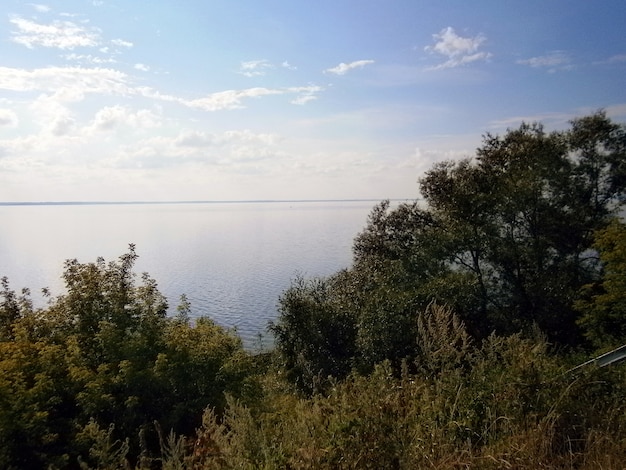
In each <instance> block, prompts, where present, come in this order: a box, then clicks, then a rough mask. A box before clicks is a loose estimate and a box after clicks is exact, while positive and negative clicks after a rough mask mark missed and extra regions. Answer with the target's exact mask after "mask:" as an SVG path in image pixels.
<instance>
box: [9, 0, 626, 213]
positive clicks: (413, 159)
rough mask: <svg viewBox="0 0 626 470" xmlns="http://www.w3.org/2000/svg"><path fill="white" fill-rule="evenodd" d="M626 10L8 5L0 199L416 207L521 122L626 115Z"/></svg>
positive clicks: (440, 2) (362, 2) (213, 2)
mask: <svg viewBox="0 0 626 470" xmlns="http://www.w3.org/2000/svg"><path fill="white" fill-rule="evenodd" d="M625 25H626V2H624V1H623V0H602V1H598V2H593V1H589V0H584V1H583V0H526V1H523V2H522V1H506V2H505V1H502V0H480V1H479V0H476V1H473V2H468V1H467V0H461V1H445V0H423V1H422V0H384V1H383V0H358V1H357V0H318V1H316V2H305V1H301V0H177V1H170V0H149V1H148V0H133V1H128V0H62V1H61V0H56V1H53V0H50V1H45V2H43V3H33V2H24V1H17V0H2V4H1V6H0V202H17V201H27V202H47V201H163V200H169V201H189V200H229V201H232V200H277V199H278V200H302V199H375V200H380V199H386V198H389V199H414V198H417V197H418V196H419V186H418V180H419V178H420V176H421V175H423V174H424V172H425V171H427V170H428V169H429V168H431V167H432V165H433V164H434V163H436V162H438V161H442V160H450V159H459V158H463V157H469V156H472V155H474V154H475V150H476V148H478V147H479V146H480V145H481V142H482V137H483V135H485V134H486V133H491V134H502V133H504V132H506V130H507V129H508V128H516V127H518V126H519V124H520V123H521V122H522V121H525V122H535V121H539V122H542V123H543V124H544V125H545V127H546V128H547V129H548V130H553V129H564V128H566V127H567V126H568V122H569V121H570V120H571V119H573V118H576V117H580V116H584V115H587V114H590V113H593V112H595V111H597V110H599V109H603V110H605V112H606V113H607V115H608V116H609V117H611V118H612V119H613V120H615V121H617V122H626V87H625V86H624V85H625V84H626V32H625V29H624V28H625Z"/></svg>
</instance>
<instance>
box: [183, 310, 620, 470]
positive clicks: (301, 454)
mask: <svg viewBox="0 0 626 470" xmlns="http://www.w3.org/2000/svg"><path fill="white" fill-rule="evenodd" d="M424 313H426V312H424ZM427 313H428V314H427V315H424V317H423V319H422V320H421V321H425V320H426V319H427V318H429V319H431V320H430V323H429V324H428V326H427V327H426V328H425V331H426V332H425V333H423V335H422V340H421V341H420V344H422V345H423V348H424V350H425V351H428V352H429V353H430V354H431V355H432V356H433V357H434V361H433V362H432V363H429V368H430V369H429V371H428V373H426V372H427V371H426V370H425V369H422V367H423V364H424V363H423V362H422V361H420V363H419V364H418V370H416V372H415V373H412V372H410V369H411V367H410V364H405V366H404V367H403V369H402V372H401V373H400V375H396V373H395V372H394V370H393V368H392V367H391V365H390V364H389V362H388V361H385V362H382V363H380V364H378V365H377V366H375V367H374V370H373V372H372V373H371V374H369V375H367V376H364V375H361V374H356V373H354V374H351V375H349V377H347V378H346V379H345V380H344V381H342V382H338V383H335V384H334V385H333V386H332V387H330V388H329V389H328V392H327V393H326V394H317V395H314V396H312V397H310V398H301V397H300V398H297V397H296V396H294V395H293V394H291V393H288V392H285V391H281V390H280V389H279V388H275V389H274V392H273V393H268V395H266V397H265V399H264V400H262V401H261V402H260V403H258V404H257V405H256V406H252V407H246V406H243V405H242V404H241V403H238V402H237V401H234V400H233V401H231V402H230V403H229V406H228V409H227V412H226V414H225V415H224V419H223V420H219V419H217V417H216V415H215V414H214V413H213V412H212V411H211V410H208V411H207V412H206V413H205V417H204V421H203V426H202V428H201V429H200V430H199V435H198V439H197V440H196V442H195V446H194V449H193V451H191V450H190V451H189V452H188V456H187V460H184V461H185V463H186V465H187V468H243V469H253V468H254V469H256V468H266V469H270V468H292V469H299V468H302V469H304V468H316V469H325V468H328V469H330V468H332V469H367V468H372V469H378V468H396V469H405V468H407V469H408V468H441V469H447V468H450V469H452V468H487V469H490V468H491V469H500V468H520V469H524V468H526V469H535V468H554V469H556V468H581V469H595V468H621V465H622V462H623V460H624V458H626V429H624V426H623V423H624V419H625V418H626V407H625V406H624V403H625V402H624V398H625V396H624V394H625V393H626V382H625V379H626V375H624V372H625V371H624V368H623V367H621V368H618V369H613V370H611V371H610V373H606V372H605V371H601V370H594V369H591V370H589V371H585V372H583V373H582V374H581V375H579V376H570V375H568V374H565V373H564V371H565V369H567V368H568V367H569V364H568V362H567V361H565V360H564V359H562V358H559V357H558V356H554V355H551V354H549V352H548V349H549V348H548V344H547V343H546V341H545V339H542V338H541V337H538V338H535V339H523V338H522V337H521V336H520V335H513V336H510V337H507V338H503V337H498V336H495V335H492V336H490V337H489V338H487V339H486V340H485V341H483V342H482V344H480V345H478V344H477V343H474V342H471V341H469V339H468V336H467V332H466V331H465V329H464V328H463V325H462V323H461V322H459V320H458V318H455V316H454V314H453V313H452V312H451V311H450V309H447V308H444V307H441V306H437V305H431V306H430V307H429V312H427ZM420 318H422V317H421V316H420ZM275 380H279V379H275Z"/></svg>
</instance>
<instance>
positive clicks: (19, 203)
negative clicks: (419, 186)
mask: <svg viewBox="0 0 626 470" xmlns="http://www.w3.org/2000/svg"><path fill="white" fill-rule="evenodd" d="M414 200H417V198H381V199H378V198H363V199H361V198H353V199H231V200H171V201H170V200H161V201H0V206H97V205H101V206H104V205H133V204H135V205H141V204H154V205H158V204H244V203H254V204H260V203H288V202H291V203H293V202H298V203H308V202H376V201H414Z"/></svg>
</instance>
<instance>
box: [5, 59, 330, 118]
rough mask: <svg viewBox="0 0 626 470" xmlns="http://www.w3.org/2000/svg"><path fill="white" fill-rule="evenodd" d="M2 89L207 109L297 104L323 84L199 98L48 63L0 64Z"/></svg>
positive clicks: (112, 73)
mask: <svg viewBox="0 0 626 470" xmlns="http://www.w3.org/2000/svg"><path fill="white" fill-rule="evenodd" d="M0 90H10V91H16V92H27V91H39V92H46V93H52V97H54V98H55V99H56V100H59V101H78V100H80V99H82V98H83V97H84V95H87V94H102V95H117V96H127V97H130V96H142V97H144V98H148V99H153V100H157V101H165V102H172V103H178V104H181V105H183V106H187V107H189V108H196V109H201V110H204V111H220V110H228V109H238V108H244V107H245V106H244V101H245V100H248V99H253V98H260V97H263V96H271V95H296V98H295V99H294V101H293V103H294V104H304V103H306V102H308V101H311V100H313V99H315V97H316V95H317V93H319V92H321V91H323V88H322V87H320V86H317V85H309V86H302V87H287V88H262V87H256V88H246V89H242V90H225V91H221V92H216V93H211V94H209V95H207V96H204V97H201V98H196V99H184V98H181V97H177V96H173V95H168V94H163V93H161V92H159V91H157V90H154V89H152V88H149V87H134V86H132V83H131V78H130V77H129V76H127V75H126V74H124V73H123V72H120V71H118V70H114V69H109V68H100V67H94V68H86V67H47V68H42V69H34V70H32V71H29V70H24V69H16V68H9V67H0Z"/></svg>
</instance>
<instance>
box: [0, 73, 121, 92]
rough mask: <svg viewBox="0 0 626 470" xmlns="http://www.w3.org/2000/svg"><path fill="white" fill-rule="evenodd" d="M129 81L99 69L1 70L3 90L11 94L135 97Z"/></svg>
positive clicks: (117, 74) (0, 81)
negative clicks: (39, 92) (35, 92)
mask: <svg viewBox="0 0 626 470" xmlns="http://www.w3.org/2000/svg"><path fill="white" fill-rule="evenodd" d="M128 81H129V78H128V76H127V75H126V74H124V73H122V72H119V71H117V70H113V69H107V68H99V67H96V68H83V67H46V68H42V69H34V70H32V71H29V70H24V69H15V68H9V67H0V89H4V90H11V91H46V92H53V93H55V94H58V93H70V94H74V95H78V94H82V93H100V94H117V95H128V94H130V93H132V89H131V88H130V87H129V86H128ZM68 90H69V91H68Z"/></svg>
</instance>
